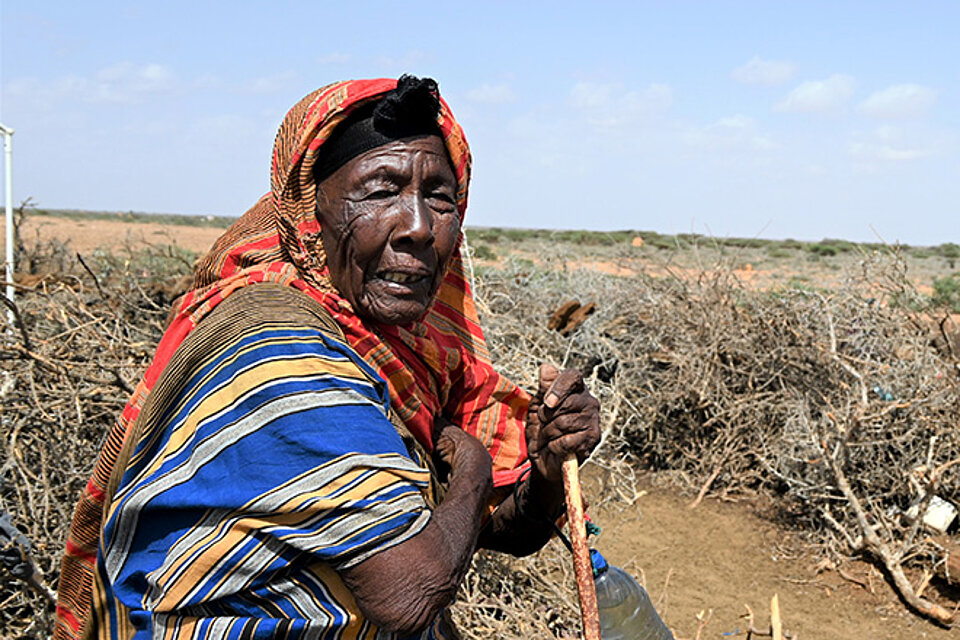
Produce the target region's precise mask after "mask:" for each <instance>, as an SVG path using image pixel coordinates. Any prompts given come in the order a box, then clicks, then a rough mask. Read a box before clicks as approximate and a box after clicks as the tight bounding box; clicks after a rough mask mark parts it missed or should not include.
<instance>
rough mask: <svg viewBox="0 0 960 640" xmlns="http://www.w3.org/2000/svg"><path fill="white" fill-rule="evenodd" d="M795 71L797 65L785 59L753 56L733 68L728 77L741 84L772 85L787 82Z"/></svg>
mask: <svg viewBox="0 0 960 640" xmlns="http://www.w3.org/2000/svg"><path fill="white" fill-rule="evenodd" d="M796 71H797V65H795V64H794V63H792V62H789V61H787V60H763V59H762V58H759V57H757V56H754V57H753V58H750V60H749V61H747V63H746V64H745V65H743V66H742V67H737V68H736V69H734V70H733V71H732V72H731V73H730V77H732V78H733V79H734V80H736V81H737V82H741V83H743V84H761V85H766V86H769V87H772V86H775V85H778V84H783V83H785V82H788V81H789V80H790V79H791V78H793V74H794V73H796Z"/></svg>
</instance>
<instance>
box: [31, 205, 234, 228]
mask: <svg viewBox="0 0 960 640" xmlns="http://www.w3.org/2000/svg"><path fill="white" fill-rule="evenodd" d="M28 215H29V216H31V217H33V216H48V217H51V218H69V219H71V220H119V221H121V222H152V223H154V224H175V225H178V226H183V227H212V228H218V229H226V228H227V227H229V226H230V225H231V224H233V223H234V222H236V220H237V219H236V218H232V217H229V216H201V215H196V216H191V215H184V214H178V213H142V212H138V211H81V210H77V209H41V208H31V209H29V212H28Z"/></svg>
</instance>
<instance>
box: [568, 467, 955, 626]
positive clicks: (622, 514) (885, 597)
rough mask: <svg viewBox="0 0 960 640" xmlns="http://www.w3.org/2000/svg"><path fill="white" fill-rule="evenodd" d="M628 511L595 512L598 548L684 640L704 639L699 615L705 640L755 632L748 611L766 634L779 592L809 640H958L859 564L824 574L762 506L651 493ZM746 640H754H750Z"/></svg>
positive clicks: (784, 610)
mask: <svg viewBox="0 0 960 640" xmlns="http://www.w3.org/2000/svg"><path fill="white" fill-rule="evenodd" d="M602 473H603V472H598V471H596V470H593V471H588V472H587V473H586V478H587V480H588V483H589V484H588V488H587V489H586V493H587V495H588V496H589V495H590V493H591V488H590V487H592V492H593V495H594V496H596V495H597V494H598V491H599V489H598V487H599V485H598V484H597V483H598V481H602ZM646 490H647V493H646V494H645V495H642V496H641V497H640V498H639V499H638V500H637V502H636V504H635V505H634V506H633V507H631V508H629V509H625V510H619V509H617V508H613V507H608V508H600V509H591V512H592V518H593V520H594V521H595V522H596V523H597V524H598V525H599V526H600V527H601V528H602V529H603V532H602V534H601V535H600V537H599V538H597V539H596V540H595V541H594V542H593V543H592V544H593V546H595V547H597V548H598V549H600V551H601V552H602V553H603V554H604V555H605V557H606V558H607V560H608V561H610V562H612V563H613V564H616V565H618V566H622V567H625V568H626V569H627V570H628V571H630V572H631V573H633V574H634V575H638V576H643V578H644V580H645V583H646V587H647V591H648V592H649V594H650V596H651V599H652V600H653V601H654V603H656V604H657V606H658V608H659V610H660V611H661V614H662V616H663V618H664V621H665V622H666V623H667V624H668V626H670V627H671V628H672V629H673V630H674V634H675V636H676V638H677V640H681V639H692V638H694V637H695V636H696V631H697V626H698V624H697V615H698V614H700V613H701V612H703V616H704V617H706V616H708V615H709V616H710V618H709V622H708V623H707V625H706V626H705V627H704V628H703V630H702V634H701V636H700V637H701V638H704V639H706V638H731V637H736V634H737V633H742V634H745V632H746V629H747V626H748V622H747V620H746V619H745V617H743V616H744V615H745V614H746V613H747V607H750V609H752V610H753V612H754V614H755V622H754V625H755V627H756V628H757V629H764V630H767V629H769V624H770V602H771V598H772V597H773V596H774V595H777V596H778V599H779V604H780V611H781V616H782V619H783V624H784V629H785V630H786V631H787V632H789V633H790V634H791V635H794V636H795V637H799V638H807V639H820V640H840V639H848V638H882V639H890V640H895V639H896V640H899V639H901V638H903V639H906V638H933V639H939V638H943V639H944V640H945V639H946V638H957V637H960V635H958V633H957V631H956V630H952V631H951V630H947V629H943V628H940V627H937V626H935V625H933V624H931V623H928V622H925V621H923V620H921V619H919V618H917V617H916V616H914V615H912V614H910V613H909V612H908V611H907V610H906V609H905V608H904V606H903V605H902V604H901V603H900V602H899V601H898V600H897V598H896V596H895V594H894V593H893V591H892V590H891V589H890V587H889V586H888V585H887V584H886V583H885V582H884V580H883V577H882V576H881V575H880V573H879V572H878V571H877V570H876V569H873V568H872V567H871V566H869V565H866V564H864V563H860V562H851V563H848V564H846V565H845V566H844V567H842V570H843V573H844V574H845V575H847V576H849V577H852V578H855V579H857V580H859V581H862V582H863V583H864V584H866V585H867V586H866V587H864V586H861V585H860V584H857V583H855V582H850V581H848V580H847V579H845V578H842V577H841V576H840V575H839V574H838V572H837V571H835V570H829V569H828V570H825V571H821V572H820V573H817V568H816V565H817V559H816V558H814V557H812V556H811V555H810V554H809V552H808V548H807V547H806V546H805V545H804V544H803V543H802V542H801V540H800V538H799V537H797V536H794V535H792V534H790V533H787V532H784V531H781V530H778V529H777V528H776V527H775V526H773V525H772V524H771V523H770V522H768V521H765V520H764V519H763V518H762V517H761V516H760V515H758V514H757V508H756V505H750V504H745V503H737V504H730V503H721V502H718V501H716V500H712V499H709V498H708V499H706V500H704V501H703V502H701V503H700V504H699V505H698V506H697V507H696V509H693V510H690V509H689V508H688V506H689V504H690V502H691V501H692V497H684V496H680V495H678V494H677V493H676V492H675V491H672V490H667V489H662V488H654V487H647V488H646ZM740 637H744V635H741V636H740Z"/></svg>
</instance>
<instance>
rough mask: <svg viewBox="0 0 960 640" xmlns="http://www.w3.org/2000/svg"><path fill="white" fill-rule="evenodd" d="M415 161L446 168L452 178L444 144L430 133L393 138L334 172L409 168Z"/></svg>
mask: <svg viewBox="0 0 960 640" xmlns="http://www.w3.org/2000/svg"><path fill="white" fill-rule="evenodd" d="M418 161H421V162H425V163H429V164H430V165H438V166H439V167H440V168H442V169H446V170H448V171H449V174H450V178H451V179H452V180H456V176H455V173H454V170H453V165H452V164H451V163H450V158H449V155H448V153H447V149H446V145H445V144H444V142H443V140H442V139H441V138H440V136H433V135H431V136H419V137H416V138H406V139H402V140H395V141H393V142H389V143H387V144H384V145H380V146H379V147H375V148H373V149H370V150H369V151H365V152H364V153H362V154H360V155H358V156H357V157H356V158H353V159H352V160H350V161H348V162H347V163H346V164H345V165H343V167H341V168H340V169H338V170H337V171H336V173H337V174H341V173H342V174H349V175H357V174H369V173H381V172H383V170H387V171H389V170H397V171H402V170H407V169H410V168H411V167H412V166H413V164H414V163H415V162H418ZM331 177H332V176H331Z"/></svg>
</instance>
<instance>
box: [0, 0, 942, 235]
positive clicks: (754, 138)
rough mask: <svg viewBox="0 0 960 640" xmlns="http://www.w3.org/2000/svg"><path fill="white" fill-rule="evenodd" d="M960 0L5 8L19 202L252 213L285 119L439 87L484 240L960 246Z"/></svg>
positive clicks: (6, 86)
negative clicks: (641, 238)
mask: <svg viewBox="0 0 960 640" xmlns="http://www.w3.org/2000/svg"><path fill="white" fill-rule="evenodd" d="M958 24H960V3H956V2H946V1H944V2H915V3H906V2H811V1H807V2H719V1H718V2H684V1H676V2H623V3H621V2H593V3H589V4H588V3H572V2H549V3H546V2H543V3H541V2H526V3H521V2H482V3H480V2H474V3H444V4H439V3H422V2H414V1H406V2H361V1H356V2H351V3H344V2H339V3H329V2H316V1H315V2H285V1H273V2H266V1H263V2H243V1H239V0H238V1H235V2H231V3H214V2H203V1H202V0H195V1H193V2H179V1H165V2H153V3H146V2H142V3H132V2H131V3H124V2H107V1H103V2H84V3H78V2H54V1H51V2H34V1H27V0H21V1H19V2H13V1H11V0H3V3H2V6H0V37H2V42H0V53H2V59H0V73H2V77H0V81H2V95H0V98H2V99H0V119H2V121H3V122H4V123H5V124H6V125H8V126H11V127H13V128H15V129H16V130H17V133H16V135H15V137H14V153H15V159H14V164H15V167H14V170H15V176H14V181H15V186H14V198H15V200H18V201H19V200H22V199H24V198H26V197H27V196H31V197H33V198H34V199H35V200H36V201H38V202H39V203H40V205H41V206H47V207H65V208H86V209H104V210H120V211H127V210H134V211H147V212H179V213H197V214H219V215H237V214H239V213H242V212H243V211H244V210H245V209H246V208H247V207H248V206H249V205H251V204H252V203H253V202H254V201H255V200H256V199H257V197H258V196H259V195H261V194H262V193H263V192H265V191H266V190H267V188H268V168H269V156H270V148H271V145H272V142H273V136H274V133H275V131H276V128H277V125H278V124H279V122H280V120H281V119H282V117H283V114H284V113H285V112H286V110H287V109H288V108H289V107H290V106H292V105H293V104H294V103H295V102H296V101H297V100H298V99H299V98H300V97H302V96H303V95H305V94H306V93H308V92H309V91H311V90H312V89H314V88H316V87H318V86H320V85H322V84H326V83H327V82H330V81H333V80H338V79H342V78H356V77H376V76H397V75H399V74H401V73H404V72H412V73H416V74H419V75H430V76H433V77H435V78H437V80H438V81H439V82H440V86H441V91H442V93H443V94H444V96H445V97H446V99H447V100H448V102H450V104H451V106H452V107H453V109H454V112H455V113H456V114H457V116H458V118H459V119H460V120H461V121H462V123H463V125H464V128H465V129H466V132H467V137H468V139H469V140H470V143H471V147H472V149H473V153H474V160H475V179H474V183H473V189H472V192H471V205H470V210H469V212H468V218H467V223H468V224H474V225H499V226H522V227H548V228H589V229H629V228H635V229H652V230H656V231H660V232H688V231H697V232H702V233H709V234H712V235H716V236H748V237H752V236H761V237H772V238H786V237H793V238H798V239H819V238H823V237H842V238H849V239H855V240H875V239H876V238H877V235H876V234H879V236H881V237H882V238H883V239H885V240H888V241H891V242H892V241H894V240H900V241H903V242H907V243H911V244H939V243H941V242H948V241H953V242H960V223H958V219H960V64H958V61H960V44H958V42H960V41H958V38H957V25H958Z"/></svg>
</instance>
